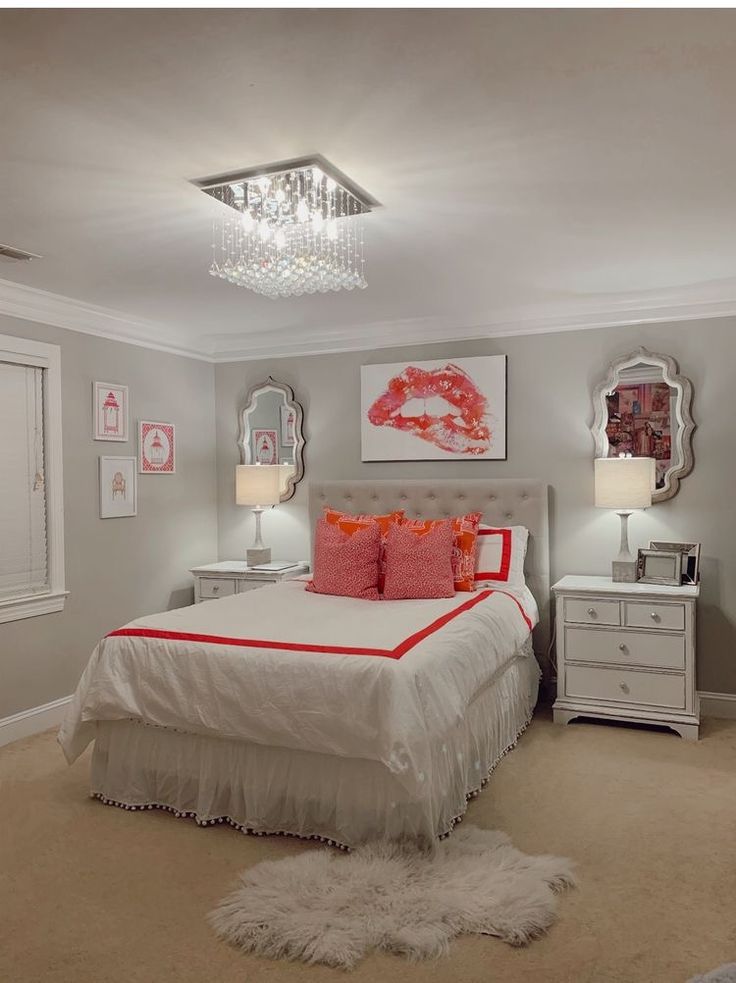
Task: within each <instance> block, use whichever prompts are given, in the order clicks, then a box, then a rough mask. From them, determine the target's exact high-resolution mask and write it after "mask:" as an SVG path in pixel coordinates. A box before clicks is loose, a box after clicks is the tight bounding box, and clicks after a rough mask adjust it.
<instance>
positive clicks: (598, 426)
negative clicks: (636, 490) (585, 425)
mask: <svg viewBox="0 0 736 983" xmlns="http://www.w3.org/2000/svg"><path fill="white" fill-rule="evenodd" d="M641 364H644V365H652V366H655V367H656V368H659V369H661V370H662V381H663V382H666V383H667V385H668V386H669V387H670V388H671V389H674V390H675V391H676V393H677V396H676V398H675V419H676V422H677V435H676V438H675V441H674V443H673V445H672V451H673V454H672V458H671V460H672V462H673V463H672V466H671V467H670V469H669V470H668V471H667V474H666V476H665V482H664V487H663V488H658V489H657V490H656V491H654V492H653V493H652V504H654V503H656V502H665V501H666V500H667V499H668V498H673V497H674V496H675V495H676V494H677V491H678V488H679V487H680V481H681V479H682V478H684V477H685V476H686V475H688V474H690V472H691V471H692V469H693V464H694V458H693V446H692V435H693V431H694V430H695V423H694V422H693V418H692V413H691V408H692V399H693V386H692V383H691V382H690V380H689V379H687V378H686V377H685V376H684V375H680V374H679V371H680V370H679V368H678V365H677V362H676V361H675V360H674V358H672V357H671V356H669V355H662V354H659V353H658V352H650V351H648V350H647V349H646V348H637V349H636V351H633V352H630V353H629V354H628V355H622V356H620V357H619V358H616V359H614V360H613V361H612V362H611V363H610V365H609V366H608V370H607V372H606V377H605V378H604V379H603V380H602V381H601V382H599V383H598V385H597V386H596V387H595V389H594V390H593V411H594V414H595V418H594V420H593V423H592V425H591V428H590V432H591V433H592V434H593V439H594V440H595V456H596V457H608V437H607V436H606V424H607V423H608V408H607V406H606V395H607V394H608V393H611V392H612V391H613V390H614V389H615V388H616V386H618V385H619V383H620V382H622V381H625V380H622V379H621V373H622V372H623V371H624V370H625V369H630V368H633V367H634V366H636V365H641Z"/></svg>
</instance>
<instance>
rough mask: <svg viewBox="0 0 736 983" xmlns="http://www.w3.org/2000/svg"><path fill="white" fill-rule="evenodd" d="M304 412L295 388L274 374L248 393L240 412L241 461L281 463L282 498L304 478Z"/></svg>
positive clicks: (239, 438) (246, 462) (294, 489)
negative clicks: (276, 380) (276, 377)
mask: <svg viewBox="0 0 736 983" xmlns="http://www.w3.org/2000/svg"><path fill="white" fill-rule="evenodd" d="M303 420H304V412H303V410H302V408H301V405H300V404H299V403H297V402H296V400H295V399H294V391H293V390H292V389H291V387H290V386H287V385H284V383H282V382H275V381H274V380H273V379H272V378H271V376H269V377H268V379H266V381H265V382H263V383H261V384H260V385H258V386H253V388H252V389H251V390H250V391H249V392H248V395H247V397H246V400H245V406H244V407H243V409H242V410H241V411H240V435H239V436H238V445H239V446H240V463H241V464H281V465H284V467H283V469H282V472H281V475H282V478H281V501H282V502H286V501H288V499H290V498H291V497H292V495H293V494H294V492H295V491H296V485H297V482H299V481H301V480H302V478H303V477H304V433H303V431H302V423H303Z"/></svg>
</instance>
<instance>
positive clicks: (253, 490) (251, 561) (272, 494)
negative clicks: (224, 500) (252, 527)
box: [235, 464, 281, 567]
mask: <svg viewBox="0 0 736 983" xmlns="http://www.w3.org/2000/svg"><path fill="white" fill-rule="evenodd" d="M280 500H281V467H280V466H279V465H278V464H239V465H238V466H237V467H236V468H235V502H236V504H237V505H249V506H250V507H251V508H252V509H253V514H254V515H255V517H256V538H255V542H254V543H253V546H252V547H251V549H249V550H246V552H245V558H246V562H247V563H248V566H249V567H252V566H255V565H256V564H258V563H270V562H271V548H270V546H264V545H263V540H262V539H261V516H262V515H263V507H264V505H278V504H279V502H280Z"/></svg>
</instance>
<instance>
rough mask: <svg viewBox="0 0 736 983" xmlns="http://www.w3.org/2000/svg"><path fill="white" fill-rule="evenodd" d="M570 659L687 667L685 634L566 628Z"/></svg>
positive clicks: (567, 653) (664, 667)
mask: <svg viewBox="0 0 736 983" xmlns="http://www.w3.org/2000/svg"><path fill="white" fill-rule="evenodd" d="M565 659H566V661H567V662H610V663H613V664H615V665H624V666H653V667H656V668H657V669H684V668H685V636H684V635H665V634H660V633H659V632H646V631H604V630H602V631H595V630H594V629H592V628H566V629H565Z"/></svg>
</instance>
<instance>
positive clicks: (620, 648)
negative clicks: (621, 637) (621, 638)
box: [618, 642, 626, 652]
mask: <svg viewBox="0 0 736 983" xmlns="http://www.w3.org/2000/svg"><path fill="white" fill-rule="evenodd" d="M618 650H619V652H625V651H626V646H625V645H624V643H623V642H621V644H620V645H619V647H618Z"/></svg>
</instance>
